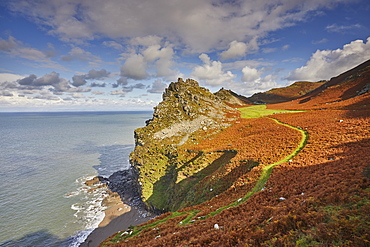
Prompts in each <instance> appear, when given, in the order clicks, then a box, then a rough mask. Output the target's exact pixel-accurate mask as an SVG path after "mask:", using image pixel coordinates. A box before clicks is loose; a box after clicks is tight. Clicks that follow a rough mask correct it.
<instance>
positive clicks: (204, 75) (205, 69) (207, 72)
mask: <svg viewBox="0 0 370 247" xmlns="http://www.w3.org/2000/svg"><path fill="white" fill-rule="evenodd" d="M199 59H200V60H202V62H203V63H204V64H203V65H198V66H196V67H195V68H194V69H193V71H192V73H191V75H192V76H193V77H194V78H196V79H198V80H201V81H205V83H206V84H207V85H210V86H219V85H222V84H223V83H225V82H228V81H230V80H233V79H234V78H235V77H236V75H234V74H233V73H231V71H227V72H224V71H223V69H222V63H221V62H220V61H211V59H210V57H209V56H208V55H207V54H204V53H203V54H201V55H200V56H199Z"/></svg>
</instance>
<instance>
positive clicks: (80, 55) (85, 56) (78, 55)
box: [62, 47, 101, 62]
mask: <svg viewBox="0 0 370 247" xmlns="http://www.w3.org/2000/svg"><path fill="white" fill-rule="evenodd" d="M62 60H63V61H66V62H70V61H72V60H80V61H82V62H86V61H93V62H101V59H100V58H99V57H98V56H95V55H93V54H92V53H91V52H88V51H85V50H84V49H81V48H80V47H73V48H72V49H71V50H70V51H69V53H68V55H65V56H63V57H62Z"/></svg>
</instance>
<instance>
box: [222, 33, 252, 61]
mask: <svg viewBox="0 0 370 247" xmlns="http://www.w3.org/2000/svg"><path fill="white" fill-rule="evenodd" d="M258 48H259V46H258V43H257V38H256V37H255V38H253V39H252V40H251V41H250V42H249V43H248V44H246V43H244V42H238V41H236V40H234V41H232V42H230V44H229V49H228V50H226V51H223V52H222V53H221V54H220V56H221V59H222V60H227V59H232V58H237V57H243V56H245V55H246V54H247V53H248V52H252V51H256V50H258Z"/></svg>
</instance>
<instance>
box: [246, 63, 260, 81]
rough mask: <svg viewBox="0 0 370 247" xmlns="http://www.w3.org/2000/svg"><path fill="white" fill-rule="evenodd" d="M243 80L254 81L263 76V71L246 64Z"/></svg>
mask: <svg viewBox="0 0 370 247" xmlns="http://www.w3.org/2000/svg"><path fill="white" fill-rule="evenodd" d="M242 73H243V76H242V81H244V82H254V81H256V80H258V79H259V78H260V76H261V72H260V71H258V70H257V69H256V68H250V67H248V66H245V67H244V68H243V69H242Z"/></svg>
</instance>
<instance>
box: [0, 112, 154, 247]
mask: <svg viewBox="0 0 370 247" xmlns="http://www.w3.org/2000/svg"><path fill="white" fill-rule="evenodd" d="M151 116H152V112H38V113H36V112H32V113H30V112H28V113H18V112H17V113H0V246H1V247H5V246H7V247H8V246H12V247H13V246H14V247H15V246H16V247H23V246H32V247H38V246H40V247H41V246H42V247H45V246H57V247H60V246H63V247H64V246H79V244H80V243H82V242H83V241H84V240H85V238H86V237H87V236H88V234H89V233H90V232H91V231H92V230H93V229H94V228H96V227H97V226H98V225H99V222H100V221H101V220H102V219H103V218H104V211H103V210H104V207H102V205H101V202H102V200H103V198H104V197H105V196H106V193H105V191H104V190H103V189H95V190H90V189H91V188H89V187H88V186H86V185H85V182H86V181H87V180H89V179H91V178H93V177H94V176H97V175H100V176H103V177H109V176H110V175H111V174H112V173H114V172H116V171H119V170H124V169H128V168H129V166H130V164H129V154H130V152H131V151H132V150H133V149H134V130H135V129H136V128H139V127H143V126H145V121H146V120H147V119H150V118H151Z"/></svg>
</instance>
